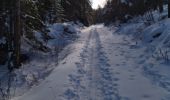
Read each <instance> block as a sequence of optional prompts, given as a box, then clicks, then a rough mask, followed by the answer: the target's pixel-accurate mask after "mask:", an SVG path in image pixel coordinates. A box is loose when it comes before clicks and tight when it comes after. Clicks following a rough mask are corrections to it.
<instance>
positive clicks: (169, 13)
mask: <svg viewBox="0 0 170 100" xmlns="http://www.w3.org/2000/svg"><path fill="white" fill-rule="evenodd" d="M168 18H170V0H168Z"/></svg>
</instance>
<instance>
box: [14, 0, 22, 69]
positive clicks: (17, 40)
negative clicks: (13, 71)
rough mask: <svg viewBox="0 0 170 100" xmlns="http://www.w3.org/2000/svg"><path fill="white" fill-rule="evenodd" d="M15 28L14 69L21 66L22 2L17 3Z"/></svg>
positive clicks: (17, 0)
mask: <svg viewBox="0 0 170 100" xmlns="http://www.w3.org/2000/svg"><path fill="white" fill-rule="evenodd" d="M15 3H16V4H15V8H16V10H15V17H14V18H15V27H14V36H15V38H14V67H15V68H19V66H20V46H21V45H20V44H21V18H20V16H21V15H20V0H16V2H15Z"/></svg>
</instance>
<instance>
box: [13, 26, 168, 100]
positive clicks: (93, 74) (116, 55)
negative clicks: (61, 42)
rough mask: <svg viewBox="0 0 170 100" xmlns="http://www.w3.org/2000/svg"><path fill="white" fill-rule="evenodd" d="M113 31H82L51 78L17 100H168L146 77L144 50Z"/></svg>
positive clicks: (102, 29) (91, 29) (90, 28)
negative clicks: (143, 67)
mask: <svg viewBox="0 0 170 100" xmlns="http://www.w3.org/2000/svg"><path fill="white" fill-rule="evenodd" d="M113 31H114V30H112V31H110V30H109V29H108V28H107V27H104V26H103V25H95V26H91V27H89V28H86V29H84V30H82V34H81V37H80V38H79V39H78V40H77V41H76V42H75V43H73V44H71V45H69V46H67V47H66V48H65V49H64V50H63V52H62V53H63V54H65V53H66V52H70V54H69V55H68V56H67V57H66V58H65V59H64V60H63V61H61V62H60V64H59V66H58V67H56V68H55V69H54V71H53V72H52V73H51V74H50V75H49V77H47V78H46V79H45V80H44V81H43V82H42V83H41V84H40V85H38V86H35V87H33V88H32V89H31V90H30V91H29V92H27V93H25V94H24V95H23V96H20V97H16V98H14V99H13V100H168V99H166V97H167V96H168V95H170V93H168V92H167V91H166V90H165V89H164V88H161V87H159V86H157V85H154V84H153V83H152V81H151V80H150V79H148V78H147V77H145V75H144V72H143V69H142V65H143V64H144V63H145V61H146V60H147V57H146V56H145V55H144V51H143V50H142V49H140V48H138V47H137V46H135V44H133V42H132V41H131V40H130V38H129V37H127V36H124V35H118V34H113ZM62 53H61V54H62Z"/></svg>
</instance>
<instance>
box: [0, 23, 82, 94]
mask: <svg viewBox="0 0 170 100" xmlns="http://www.w3.org/2000/svg"><path fill="white" fill-rule="evenodd" d="M81 27H83V25H82V24H81V23H78V22H77V24H75V23H73V22H69V23H55V24H53V25H49V26H48V29H49V33H48V35H49V36H50V39H49V40H48V41H46V42H44V39H43V33H41V32H38V31H35V32H34V35H35V38H37V39H38V41H40V42H42V43H43V45H45V46H47V47H48V48H50V51H49V52H41V51H38V50H37V49H35V48H34V47H32V46H31V45H30V44H29V43H28V40H27V39H26V37H25V36H23V38H22V46H21V51H22V52H23V53H24V54H26V55H27V56H28V57H29V59H27V61H26V62H24V63H23V64H22V66H21V68H20V69H17V70H15V74H14V75H13V76H12V77H13V78H14V79H15V80H14V81H13V82H11V83H9V84H11V87H10V88H11V91H15V94H13V93H12V96H13V95H15V96H19V95H22V94H23V93H25V92H26V91H28V90H29V89H30V88H31V87H32V86H35V85H37V84H38V83H40V82H41V81H42V80H44V78H45V77H46V76H48V75H49V74H50V72H51V71H52V70H53V69H54V68H55V67H56V66H57V64H58V61H59V60H61V59H63V58H64V57H65V56H66V55H67V54H66V55H61V56H62V57H60V55H59V54H58V53H59V52H60V51H61V50H62V49H63V48H64V47H65V46H66V45H68V44H70V43H72V42H73V41H74V40H75V39H76V38H77V37H78V34H79V33H80V29H81ZM0 43H4V39H1V40H0ZM58 48H59V49H60V50H58ZM63 56H64V57H63ZM7 80H8V79H7ZM4 87H7V88H9V86H4Z"/></svg>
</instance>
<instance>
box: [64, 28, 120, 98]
mask: <svg viewBox="0 0 170 100" xmlns="http://www.w3.org/2000/svg"><path fill="white" fill-rule="evenodd" d="M102 48H103V47H102V45H101V41H100V37H99V33H98V32H97V30H96V29H94V30H91V32H90V34H89V36H88V39H87V41H86V43H85V46H84V48H83V51H82V53H81V54H80V57H81V60H80V62H78V63H76V66H77V73H76V74H71V75H69V81H70V84H71V87H70V88H69V89H67V90H66V91H65V98H66V99H67V100H121V96H119V94H118V89H117V88H116V85H115V84H114V81H117V80H118V79H117V78H113V74H112V73H111V72H110V71H109V70H110V64H109V63H108V58H107V56H106V53H105V52H104V51H103V50H102Z"/></svg>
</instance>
